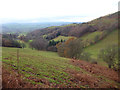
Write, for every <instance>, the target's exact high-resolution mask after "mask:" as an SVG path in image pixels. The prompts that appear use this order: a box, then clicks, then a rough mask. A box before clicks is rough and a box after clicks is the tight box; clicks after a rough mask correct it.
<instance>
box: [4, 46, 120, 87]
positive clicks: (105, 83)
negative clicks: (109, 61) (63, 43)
mask: <svg viewBox="0 0 120 90" xmlns="http://www.w3.org/2000/svg"><path fill="white" fill-rule="evenodd" d="M2 49H3V52H2V55H3V56H2V61H3V67H4V68H3V87H8V88H10V87H11V88H13V87H17V88H20V87H22V88H23V87H27V88H29V87H31V88H52V87H54V88H55V87H57V88H63V87H64V88H65V87H66V88H70V87H71V88H117V87H119V86H118V85H120V84H119V83H118V82H119V81H118V74H117V72H116V71H114V70H112V69H109V68H106V67H103V66H99V65H97V64H90V63H88V62H85V61H81V60H80V61H75V60H70V59H68V58H63V57H59V56H58V54H57V53H54V52H47V51H37V50H32V49H29V48H25V49H19V63H17V57H16V55H17V53H16V52H17V48H7V47H3V48H2ZM17 66H19V68H17ZM101 71H102V72H101ZM18 72H19V75H18V74H17V73H18ZM6 77H7V78H6ZM8 81H11V83H8Z"/></svg>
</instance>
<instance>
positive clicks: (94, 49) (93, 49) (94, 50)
mask: <svg viewBox="0 0 120 90" xmlns="http://www.w3.org/2000/svg"><path fill="white" fill-rule="evenodd" d="M113 44H118V30H115V31H113V32H111V33H110V34H109V35H108V36H107V37H106V38H105V39H103V40H102V41H99V42H98V43H96V44H95V45H91V46H89V47H87V48H85V52H89V53H91V54H92V57H93V58H95V59H96V58H97V55H98V54H99V51H100V50H101V49H102V48H105V47H107V46H109V45H113Z"/></svg>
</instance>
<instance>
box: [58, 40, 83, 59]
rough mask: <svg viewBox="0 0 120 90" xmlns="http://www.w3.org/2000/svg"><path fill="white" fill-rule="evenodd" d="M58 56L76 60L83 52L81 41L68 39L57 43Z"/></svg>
mask: <svg viewBox="0 0 120 90" xmlns="http://www.w3.org/2000/svg"><path fill="white" fill-rule="evenodd" d="M56 46H57V50H58V54H59V55H60V56H63V57H68V58H74V59H78V58H79V57H80V55H81V53H82V52H83V43H82V40H81V39H74V38H70V39H68V40H67V41H66V42H63V43H62V42H61V43H58V44H57V45H56Z"/></svg>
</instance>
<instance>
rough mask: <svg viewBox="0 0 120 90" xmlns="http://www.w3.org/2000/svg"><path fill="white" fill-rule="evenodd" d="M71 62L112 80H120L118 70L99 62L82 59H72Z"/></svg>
mask: <svg viewBox="0 0 120 90" xmlns="http://www.w3.org/2000/svg"><path fill="white" fill-rule="evenodd" d="M70 63H72V64H73V65H75V66H79V67H80V68H82V69H84V70H86V71H87V72H90V73H92V74H95V75H101V76H104V77H106V78H109V79H111V80H114V81H116V82H120V79H119V77H118V72H117V71H114V70H113V69H110V68H107V67H104V66H100V65H97V64H91V63H89V62H86V61H82V60H71V62H70Z"/></svg>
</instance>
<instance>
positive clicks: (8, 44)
mask: <svg viewBox="0 0 120 90" xmlns="http://www.w3.org/2000/svg"><path fill="white" fill-rule="evenodd" d="M2 46H3V47H17V48H24V47H25V44H24V43H20V42H18V41H17V40H13V39H5V38H3V39H2Z"/></svg>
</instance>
